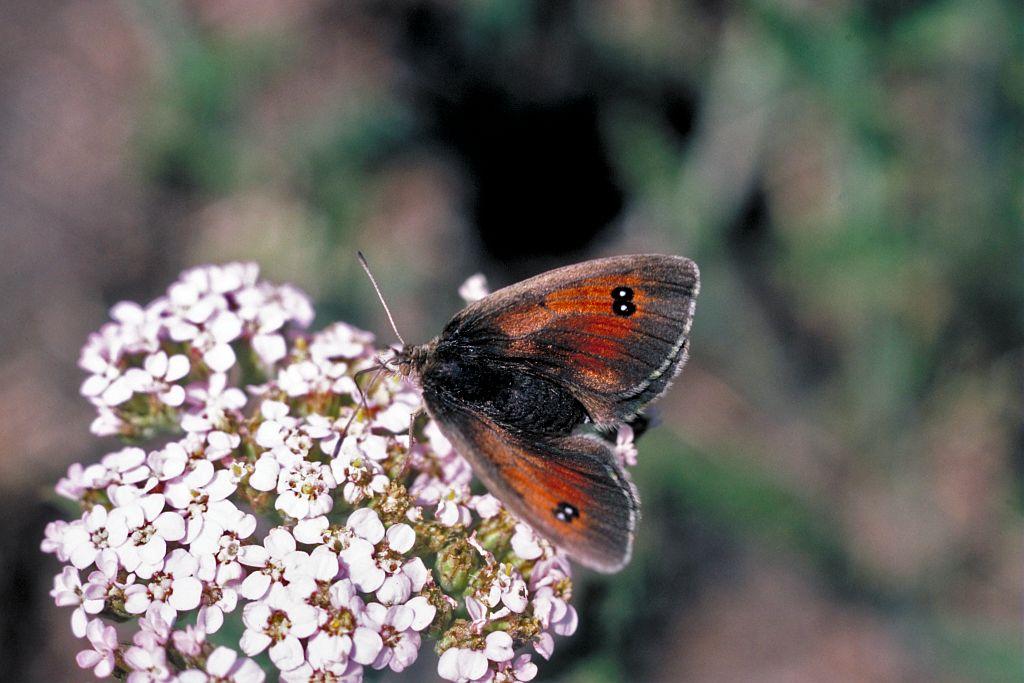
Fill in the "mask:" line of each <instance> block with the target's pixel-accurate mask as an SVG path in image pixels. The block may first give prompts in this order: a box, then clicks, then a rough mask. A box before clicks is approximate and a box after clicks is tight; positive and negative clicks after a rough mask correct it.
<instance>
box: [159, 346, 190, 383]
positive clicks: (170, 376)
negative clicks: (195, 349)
mask: <svg viewBox="0 0 1024 683" xmlns="http://www.w3.org/2000/svg"><path fill="white" fill-rule="evenodd" d="M188 371H189V364H188V357H186V356H184V355H182V354H180V353H179V354H176V355H174V356H171V358H170V360H169V361H168V363H167V373H166V374H165V375H164V379H165V380H167V381H168V382H177V381H178V380H179V379H181V378H183V377H184V376H185V375H187V374H188Z"/></svg>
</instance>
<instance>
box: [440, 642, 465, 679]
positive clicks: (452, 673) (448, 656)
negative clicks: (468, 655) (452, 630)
mask: <svg viewBox="0 0 1024 683" xmlns="http://www.w3.org/2000/svg"><path fill="white" fill-rule="evenodd" d="M437 675H438V676H440V677H441V678H443V679H445V680H446V681H457V680H459V678H461V677H462V676H461V674H460V673H459V648H457V647H451V648H448V649H447V650H445V651H444V652H442V653H441V658H440V659H438V660H437Z"/></svg>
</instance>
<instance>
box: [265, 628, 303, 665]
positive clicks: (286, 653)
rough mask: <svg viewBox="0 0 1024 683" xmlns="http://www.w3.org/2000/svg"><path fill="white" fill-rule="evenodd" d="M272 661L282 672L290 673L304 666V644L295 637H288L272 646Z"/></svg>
mask: <svg viewBox="0 0 1024 683" xmlns="http://www.w3.org/2000/svg"><path fill="white" fill-rule="evenodd" d="M270 661H272V662H273V663H274V664H276V665H277V668H279V669H281V670H282V671H290V670H291V669H294V668H296V667H298V666H300V665H301V664H302V662H304V661H305V657H304V656H303V654H302V644H301V643H299V639H298V638H295V637H294V636H286V637H285V638H284V640H281V641H279V642H277V643H274V644H273V645H271V646H270Z"/></svg>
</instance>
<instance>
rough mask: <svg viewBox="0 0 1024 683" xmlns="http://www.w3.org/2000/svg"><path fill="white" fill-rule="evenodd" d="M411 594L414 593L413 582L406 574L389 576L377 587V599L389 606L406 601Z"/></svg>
mask: <svg viewBox="0 0 1024 683" xmlns="http://www.w3.org/2000/svg"><path fill="white" fill-rule="evenodd" d="M410 595H412V582H411V581H409V577H407V576H406V575H404V574H395V575H394V576H389V577H387V578H386V579H384V582H383V583H382V584H381V586H380V588H379V589H377V599H378V600H380V601H381V602H382V603H384V604H385V605H389V606H390V605H398V604H401V603H403V602H405V601H406V600H408V599H409V596H410ZM402 630H404V629H402Z"/></svg>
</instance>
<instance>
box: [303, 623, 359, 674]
mask: <svg viewBox="0 0 1024 683" xmlns="http://www.w3.org/2000/svg"><path fill="white" fill-rule="evenodd" d="M351 643H352V641H351V640H350V639H348V638H341V637H339V636H332V635H329V634H328V633H326V632H324V631H320V632H319V633H317V634H316V635H315V636H313V637H312V638H310V639H309V644H308V645H306V654H307V656H308V659H309V663H310V664H312V665H313V666H315V667H316V668H318V669H322V668H325V667H326V666H329V665H330V664H331V663H333V662H339V661H341V660H343V659H344V658H345V657H347V656H348V652H349V650H351V648H352V644H351ZM346 645H347V646H348V647H347V648H346Z"/></svg>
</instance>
